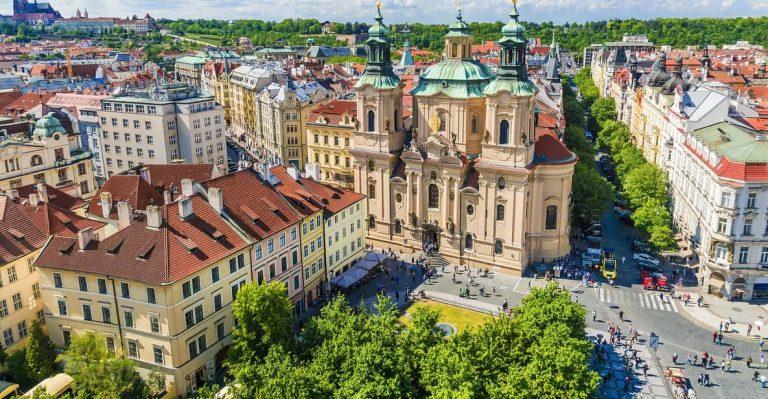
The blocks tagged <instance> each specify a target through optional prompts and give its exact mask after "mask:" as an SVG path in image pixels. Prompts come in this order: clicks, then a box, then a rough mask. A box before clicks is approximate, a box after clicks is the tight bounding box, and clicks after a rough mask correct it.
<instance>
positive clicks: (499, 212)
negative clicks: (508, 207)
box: [496, 205, 504, 220]
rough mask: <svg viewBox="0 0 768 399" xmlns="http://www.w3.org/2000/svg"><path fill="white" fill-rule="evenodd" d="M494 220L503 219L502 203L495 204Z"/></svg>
mask: <svg viewBox="0 0 768 399" xmlns="http://www.w3.org/2000/svg"><path fill="white" fill-rule="evenodd" d="M496 220H504V205H496Z"/></svg>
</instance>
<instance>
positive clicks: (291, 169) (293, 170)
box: [287, 165, 301, 180]
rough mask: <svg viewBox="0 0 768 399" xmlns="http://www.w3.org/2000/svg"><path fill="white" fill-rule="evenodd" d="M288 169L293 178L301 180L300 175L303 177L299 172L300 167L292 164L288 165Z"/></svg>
mask: <svg viewBox="0 0 768 399" xmlns="http://www.w3.org/2000/svg"><path fill="white" fill-rule="evenodd" d="M287 170H288V174H289V175H290V176H291V178H292V179H293V180H299V177H301V175H300V174H299V169H298V168H297V167H296V166H294V165H290V166H288V168H287Z"/></svg>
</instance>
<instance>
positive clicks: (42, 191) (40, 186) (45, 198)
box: [36, 183, 51, 202]
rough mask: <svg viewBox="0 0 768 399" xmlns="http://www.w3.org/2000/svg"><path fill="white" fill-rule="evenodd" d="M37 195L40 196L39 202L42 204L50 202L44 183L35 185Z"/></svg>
mask: <svg viewBox="0 0 768 399" xmlns="http://www.w3.org/2000/svg"><path fill="white" fill-rule="evenodd" d="M36 187H37V195H39V196H40V200H41V201H43V202H51V201H49V198H48V187H47V186H46V185H45V183H37V185H36Z"/></svg>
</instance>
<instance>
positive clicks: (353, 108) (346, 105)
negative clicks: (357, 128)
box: [309, 100, 357, 126]
mask: <svg viewBox="0 0 768 399" xmlns="http://www.w3.org/2000/svg"><path fill="white" fill-rule="evenodd" d="M344 115H349V117H350V118H356V117H357V103H355V102H354V101H344V100H333V101H331V102H329V103H327V104H324V105H321V106H319V107H317V108H315V109H314V110H313V111H312V116H311V117H310V119H309V122H310V123H316V122H318V120H320V118H325V120H326V122H325V124H327V125H334V126H338V125H339V124H340V123H341V122H342V121H343V120H344Z"/></svg>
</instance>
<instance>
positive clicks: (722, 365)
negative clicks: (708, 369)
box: [720, 359, 725, 373]
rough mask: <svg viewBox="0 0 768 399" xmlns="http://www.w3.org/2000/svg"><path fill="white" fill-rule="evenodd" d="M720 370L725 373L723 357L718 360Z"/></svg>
mask: <svg viewBox="0 0 768 399" xmlns="http://www.w3.org/2000/svg"><path fill="white" fill-rule="evenodd" d="M720 371H722V372H723V373H725V359H723V360H721V361H720Z"/></svg>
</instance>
